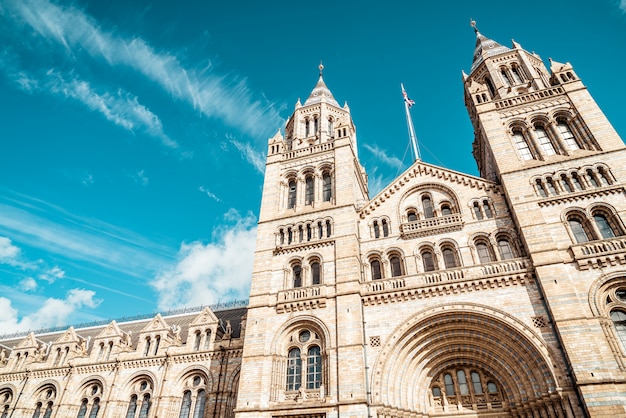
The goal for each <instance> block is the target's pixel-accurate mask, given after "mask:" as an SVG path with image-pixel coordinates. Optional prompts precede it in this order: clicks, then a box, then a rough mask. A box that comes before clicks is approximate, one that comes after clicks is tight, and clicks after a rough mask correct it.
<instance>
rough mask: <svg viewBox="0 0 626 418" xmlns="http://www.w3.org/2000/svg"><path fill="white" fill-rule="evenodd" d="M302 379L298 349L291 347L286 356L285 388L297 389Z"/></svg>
mask: <svg viewBox="0 0 626 418" xmlns="http://www.w3.org/2000/svg"><path fill="white" fill-rule="evenodd" d="M301 381H302V359H301V358H300V349H299V348H292V349H291V350H289V355H288V356H287V390H298V389H300V384H301Z"/></svg>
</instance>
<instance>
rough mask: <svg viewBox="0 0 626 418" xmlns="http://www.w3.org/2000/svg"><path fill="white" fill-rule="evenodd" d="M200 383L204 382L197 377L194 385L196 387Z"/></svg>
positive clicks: (194, 379)
mask: <svg viewBox="0 0 626 418" xmlns="http://www.w3.org/2000/svg"><path fill="white" fill-rule="evenodd" d="M200 382H202V379H200V377H199V376H196V377H194V378H193V385H194V386H198V385H199V384H200Z"/></svg>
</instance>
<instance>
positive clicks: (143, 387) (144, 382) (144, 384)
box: [139, 380, 148, 390]
mask: <svg viewBox="0 0 626 418" xmlns="http://www.w3.org/2000/svg"><path fill="white" fill-rule="evenodd" d="M147 388H148V382H146V381H145V380H144V381H142V382H141V384H140V385H139V389H140V390H146V389H147Z"/></svg>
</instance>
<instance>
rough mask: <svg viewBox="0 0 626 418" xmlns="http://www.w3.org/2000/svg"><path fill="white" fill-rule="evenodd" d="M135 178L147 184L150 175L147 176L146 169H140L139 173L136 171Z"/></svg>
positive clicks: (142, 183) (143, 184)
mask: <svg viewBox="0 0 626 418" xmlns="http://www.w3.org/2000/svg"><path fill="white" fill-rule="evenodd" d="M135 180H136V181H137V183H139V184H141V185H142V186H147V185H148V183H149V182H150V179H149V178H148V176H146V170H139V171H138V172H137V173H135Z"/></svg>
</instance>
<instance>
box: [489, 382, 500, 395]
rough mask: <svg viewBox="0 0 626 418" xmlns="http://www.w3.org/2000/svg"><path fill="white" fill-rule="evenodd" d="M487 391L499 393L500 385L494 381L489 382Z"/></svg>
mask: <svg viewBox="0 0 626 418" xmlns="http://www.w3.org/2000/svg"><path fill="white" fill-rule="evenodd" d="M487 392H489V393H498V387H497V386H496V384H495V383H493V382H488V383H487Z"/></svg>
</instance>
